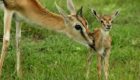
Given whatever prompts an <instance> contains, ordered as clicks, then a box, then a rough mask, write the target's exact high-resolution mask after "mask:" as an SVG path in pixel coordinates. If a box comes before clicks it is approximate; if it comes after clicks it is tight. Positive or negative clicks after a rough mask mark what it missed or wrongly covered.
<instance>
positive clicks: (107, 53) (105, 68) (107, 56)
mask: <svg viewBox="0 0 140 80" xmlns="http://www.w3.org/2000/svg"><path fill="white" fill-rule="evenodd" d="M109 57H110V49H106V51H105V57H104V75H105V80H108V68H109Z"/></svg>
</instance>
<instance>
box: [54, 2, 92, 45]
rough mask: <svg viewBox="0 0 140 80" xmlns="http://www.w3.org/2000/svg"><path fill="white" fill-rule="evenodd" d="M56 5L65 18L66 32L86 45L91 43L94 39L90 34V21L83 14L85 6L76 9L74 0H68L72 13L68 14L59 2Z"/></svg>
mask: <svg viewBox="0 0 140 80" xmlns="http://www.w3.org/2000/svg"><path fill="white" fill-rule="evenodd" d="M56 7H57V9H58V11H59V13H60V14H61V15H62V17H63V19H64V22H65V28H66V31H65V32H66V34H67V35H68V36H69V37H71V38H72V39H74V40H76V41H78V42H80V43H82V44H84V45H91V44H92V40H91V39H90V38H89V36H88V33H89V29H88V23H87V20H86V19H85V18H84V16H83V10H82V9H83V8H82V7H81V8H80V9H79V10H78V11H76V10H75V7H74V5H73V2H72V0H67V8H68V10H69V11H70V15H67V14H66V13H65V12H64V10H63V9H62V8H60V7H59V6H58V5H57V4H56Z"/></svg>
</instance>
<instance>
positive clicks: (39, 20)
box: [0, 0, 93, 77]
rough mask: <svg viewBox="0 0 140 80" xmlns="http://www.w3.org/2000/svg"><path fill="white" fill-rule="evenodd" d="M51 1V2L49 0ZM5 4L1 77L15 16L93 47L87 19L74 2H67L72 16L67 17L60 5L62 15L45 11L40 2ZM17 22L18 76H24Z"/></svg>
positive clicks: (20, 0)
mask: <svg viewBox="0 0 140 80" xmlns="http://www.w3.org/2000/svg"><path fill="white" fill-rule="evenodd" d="M48 1H49V0H48ZM2 3H3V4H4V36H3V46H2V52H1V58H0V75H1V72H2V66H3V62H4V59H5V57H6V55H7V50H8V45H9V41H10V29H11V21H12V18H13V15H14V14H15V15H16V16H18V18H22V19H26V21H28V23H31V22H32V23H36V24H39V25H41V26H43V27H45V28H47V29H50V30H53V31H57V32H63V33H64V34H66V35H67V36H69V37H70V38H72V39H74V40H75V41H77V42H80V43H82V44H84V45H86V46H88V47H92V44H93V42H92V39H90V38H89V35H88V34H89V30H88V24H87V21H86V19H85V18H84V17H83V15H82V8H81V9H80V10H78V11H76V9H75V7H74V4H73V2H72V0H67V7H68V9H69V11H70V14H69V15H67V14H66V13H65V12H64V10H63V9H61V8H60V7H59V6H58V5H56V6H57V9H58V11H59V12H60V14H61V15H59V14H55V13H53V12H50V11H49V10H47V9H44V8H43V7H42V6H41V4H40V3H39V2H38V0H3V1H2ZM15 22H16V53H17V63H16V64H17V67H16V69H17V75H18V76H19V77H20V76H21V75H22V71H21V60H20V59H21V57H22V56H21V53H20V49H19V47H20V38H21V26H20V25H21V21H20V20H18V19H17V20H15Z"/></svg>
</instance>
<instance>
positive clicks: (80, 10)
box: [76, 6, 83, 17]
mask: <svg viewBox="0 0 140 80" xmlns="http://www.w3.org/2000/svg"><path fill="white" fill-rule="evenodd" d="M78 15H79V16H81V17H83V6H81V8H80V9H79V10H78V11H77V13H76V16H78Z"/></svg>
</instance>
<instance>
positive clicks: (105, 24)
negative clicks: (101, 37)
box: [92, 10, 119, 31]
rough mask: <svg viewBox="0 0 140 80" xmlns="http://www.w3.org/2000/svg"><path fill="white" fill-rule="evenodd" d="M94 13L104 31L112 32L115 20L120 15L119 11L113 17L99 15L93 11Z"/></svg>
mask: <svg viewBox="0 0 140 80" xmlns="http://www.w3.org/2000/svg"><path fill="white" fill-rule="evenodd" d="M92 12H93V14H94V15H95V17H96V18H97V20H98V21H100V22H101V24H102V29H103V30H105V31H110V29H111V28H112V23H113V20H114V19H115V18H116V16H117V15H118V14H119V11H116V12H115V13H114V14H113V15H99V14H97V12H96V11H95V10H92Z"/></svg>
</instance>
